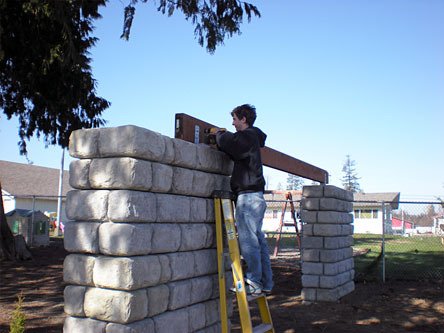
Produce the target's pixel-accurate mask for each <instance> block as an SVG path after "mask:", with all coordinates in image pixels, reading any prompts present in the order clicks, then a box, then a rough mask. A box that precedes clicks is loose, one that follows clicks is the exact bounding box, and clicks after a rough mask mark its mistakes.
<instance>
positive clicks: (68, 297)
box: [63, 286, 87, 317]
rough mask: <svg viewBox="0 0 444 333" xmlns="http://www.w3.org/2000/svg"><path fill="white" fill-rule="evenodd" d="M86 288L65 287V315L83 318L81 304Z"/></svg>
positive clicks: (83, 312)
mask: <svg viewBox="0 0 444 333" xmlns="http://www.w3.org/2000/svg"><path fill="white" fill-rule="evenodd" d="M86 288H87V287H84V286H66V287H65V290H64V291H63V299H64V309H65V313H66V314H68V315H70V316H76V317H84V316H85V311H84V309H83V302H84V300H85V292H86Z"/></svg>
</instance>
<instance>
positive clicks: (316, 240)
mask: <svg viewBox="0 0 444 333" xmlns="http://www.w3.org/2000/svg"><path fill="white" fill-rule="evenodd" d="M301 244H302V247H303V248H304V249H322V248H323V247H324V237H302V239H301Z"/></svg>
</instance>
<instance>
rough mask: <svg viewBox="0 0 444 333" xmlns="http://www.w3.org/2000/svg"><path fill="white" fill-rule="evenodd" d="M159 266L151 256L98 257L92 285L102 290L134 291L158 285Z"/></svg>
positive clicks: (157, 260)
mask: <svg viewBox="0 0 444 333" xmlns="http://www.w3.org/2000/svg"><path fill="white" fill-rule="evenodd" d="M160 276H161V265H160V261H159V258H158V257H157V256H155V255H152V256H136V257H129V258H126V257H104V256H101V257H98V258H97V259H96V263H95V265H94V273H93V278H94V284H95V285H96V286H99V287H103V288H110V289H118V290H135V289H140V288H145V287H150V286H155V285H157V284H158V283H159V281H160Z"/></svg>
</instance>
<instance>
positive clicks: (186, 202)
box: [156, 194, 191, 223]
mask: <svg viewBox="0 0 444 333" xmlns="http://www.w3.org/2000/svg"><path fill="white" fill-rule="evenodd" d="M156 197H157V219H156V221H157V222H166V223H168V222H170V223H174V222H191V221H190V208H191V201H190V200H191V199H190V198H189V197H186V196H181V195H171V194H156Z"/></svg>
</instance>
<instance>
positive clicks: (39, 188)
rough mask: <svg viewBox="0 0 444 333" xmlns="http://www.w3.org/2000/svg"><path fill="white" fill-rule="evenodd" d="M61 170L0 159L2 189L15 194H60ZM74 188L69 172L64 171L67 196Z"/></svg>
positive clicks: (64, 185)
mask: <svg viewBox="0 0 444 333" xmlns="http://www.w3.org/2000/svg"><path fill="white" fill-rule="evenodd" d="M59 177H60V170H59V169H52V168H45V167H41V166H37V165H32V164H23V163H15V162H9V161H0V182H1V185H2V189H3V190H4V191H6V192H8V193H10V194H11V195H13V196H28V195H36V196H37V195H40V196H58V195H59ZM70 190H72V187H71V186H69V172H68V171H67V170H64V172H63V191H62V195H63V196H65V195H66V193H67V192H68V191H70Z"/></svg>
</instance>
